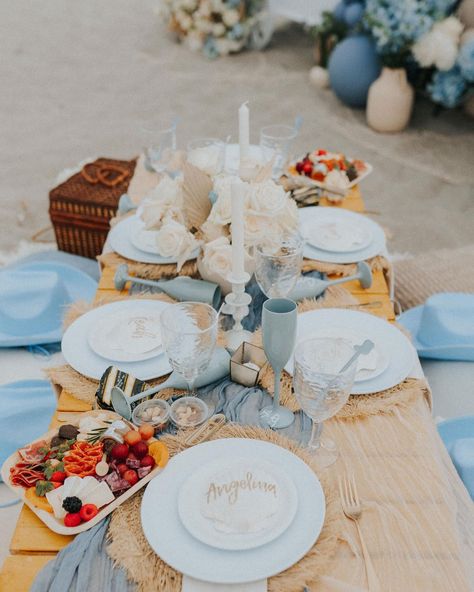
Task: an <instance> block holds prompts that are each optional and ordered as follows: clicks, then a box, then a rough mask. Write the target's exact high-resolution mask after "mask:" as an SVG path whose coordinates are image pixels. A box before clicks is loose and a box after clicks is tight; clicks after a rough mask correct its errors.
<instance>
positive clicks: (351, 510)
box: [338, 475, 381, 592]
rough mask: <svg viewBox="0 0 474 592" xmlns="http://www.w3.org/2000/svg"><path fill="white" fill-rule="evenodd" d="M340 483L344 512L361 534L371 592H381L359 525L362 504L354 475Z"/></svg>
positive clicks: (346, 477)
mask: <svg viewBox="0 0 474 592" xmlns="http://www.w3.org/2000/svg"><path fill="white" fill-rule="evenodd" d="M338 481H339V493H340V495H341V504H342V510H343V512H344V514H345V515H346V516H347V517H348V518H350V519H351V520H353V521H354V522H355V524H356V526H357V532H358V533H359V538H360V544H361V547H362V554H363V556H364V561H365V572H366V574H367V583H368V585H369V592H380V591H381V587H380V582H379V579H378V577H377V574H376V573H375V570H374V566H373V564H372V560H371V559H370V555H369V550H368V549H367V546H366V544H365V541H364V538H363V536H362V532H361V529H360V525H359V519H360V517H361V516H362V504H361V502H360V498H359V494H358V493H357V487H356V484H355V479H354V475H352V476H351V477H350V478H349V477H348V476H347V475H346V476H345V477H344V479H342V478H341V477H339V478H338Z"/></svg>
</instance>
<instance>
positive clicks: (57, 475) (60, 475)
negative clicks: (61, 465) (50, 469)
mask: <svg viewBox="0 0 474 592" xmlns="http://www.w3.org/2000/svg"><path fill="white" fill-rule="evenodd" d="M64 479H66V473H65V472H64V471H55V472H54V473H53V474H52V475H51V477H50V479H49V480H50V481H55V482H56V483H62V482H63V481H64Z"/></svg>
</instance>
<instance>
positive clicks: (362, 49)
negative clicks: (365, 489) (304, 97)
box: [328, 35, 382, 108]
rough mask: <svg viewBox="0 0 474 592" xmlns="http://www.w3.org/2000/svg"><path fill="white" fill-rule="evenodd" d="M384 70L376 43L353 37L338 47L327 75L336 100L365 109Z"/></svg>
mask: <svg viewBox="0 0 474 592" xmlns="http://www.w3.org/2000/svg"><path fill="white" fill-rule="evenodd" d="M381 68H382V66H381V63H380V59H379V56H378V55H377V52H376V50H375V44H374V42H373V40H372V39H371V38H370V37H368V36H367V35H353V36H350V37H346V39H344V40H343V41H341V43H338V44H337V45H336V47H335V48H334V50H333V51H332V53H331V55H330V57H329V64H328V71H329V80H330V82H331V87H332V89H333V91H334V93H335V94H336V96H337V97H338V98H339V99H340V100H341V101H342V102H343V103H345V104H346V105H349V107H360V108H362V107H365V105H366V103H367V94H368V92H369V87H370V85H371V84H372V82H374V80H376V79H377V78H378V77H379V74H380V70H381Z"/></svg>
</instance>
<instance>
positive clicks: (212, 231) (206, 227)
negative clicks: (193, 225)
mask: <svg viewBox="0 0 474 592" xmlns="http://www.w3.org/2000/svg"><path fill="white" fill-rule="evenodd" d="M201 232H202V234H203V237H204V240H205V241H206V242H210V241H213V240H215V239H216V238H219V237H221V236H228V231H227V227H226V226H222V225H221V224H214V222H212V221H211V220H209V219H207V220H206V221H205V222H204V224H201Z"/></svg>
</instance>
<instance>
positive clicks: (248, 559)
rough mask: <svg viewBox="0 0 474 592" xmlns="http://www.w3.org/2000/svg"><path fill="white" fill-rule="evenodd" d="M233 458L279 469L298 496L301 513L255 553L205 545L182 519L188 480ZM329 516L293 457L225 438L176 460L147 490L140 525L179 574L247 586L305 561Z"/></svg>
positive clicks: (311, 477) (311, 478) (310, 476)
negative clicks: (180, 497)
mask: <svg viewBox="0 0 474 592" xmlns="http://www.w3.org/2000/svg"><path fill="white" fill-rule="evenodd" d="M232 458H245V459H248V460H254V459H255V458H258V459H259V460H262V461H264V462H269V463H271V464H273V465H277V466H278V467H280V468H281V470H282V471H283V472H284V473H285V474H286V475H288V477H289V478H290V479H291V481H292V482H293V483H294V485H295V487H296V491H297V496H298V509H297V511H296V515H295V517H294V519H293V522H292V523H291V524H290V526H289V527H288V528H287V529H286V531H285V533H284V535H282V536H279V537H277V538H275V539H273V540H272V541H270V542H269V543H267V544H266V545H262V546H261V547H257V548H254V549H245V550H241V551H227V550H224V549H216V548H215V547H211V546H210V545H205V544H204V543H202V542H201V541H199V540H198V539H196V538H195V537H193V536H192V535H191V534H190V533H189V532H188V530H187V529H186V528H185V527H184V525H183V523H182V522H181V520H180V518H179V515H178V501H177V500H178V495H179V491H180V490H181V487H182V486H183V484H184V483H185V481H186V479H187V478H188V477H189V475H191V474H192V473H193V471H196V470H197V468H198V467H200V466H203V465H204V464H206V463H208V462H210V461H214V460H221V461H226V460H227V461H228V459H232ZM325 511H326V503H325V499H324V493H323V490H322V488H321V484H320V483H319V480H318V478H317V477H316V475H315V473H314V472H313V471H312V470H311V469H310V468H309V467H308V465H307V464H306V463H304V462H303V461H302V460H301V459H300V458H298V457H297V456H296V455H295V454H293V453H291V452H290V451H289V450H286V449H284V448H281V447H280V446H276V445H275V444H270V443H269V442H263V441H261V440H252V439H246V438H223V439H220V440H214V441H212V442H204V443H203V444H198V445H197V446H193V447H192V448H189V449H188V450H185V451H184V452H181V453H180V454H177V455H176V456H174V457H173V458H172V459H171V460H170V462H169V463H168V464H167V465H166V470H165V471H163V473H161V474H160V475H159V476H158V478H157V479H153V480H152V481H151V482H150V483H149V484H148V487H147V488H146V491H145V494H144V496H143V501H142V510H141V519H142V527H143V532H144V534H145V537H146V538H147V540H148V542H149V543H150V546H151V548H152V549H153V550H154V551H155V553H156V554H157V555H159V556H160V557H161V559H162V560H163V561H165V562H166V563H167V564H168V565H170V566H171V567H173V568H174V569H176V570H177V571H179V572H181V573H183V574H185V575H187V576H189V577H191V578H195V579H197V580H201V581H204V582H212V583H215V584H243V583H246V582H255V581H256V580H261V579H264V578H270V577H272V576H274V575H276V574H278V573H280V572H282V571H284V570H285V569H288V568H289V567H291V566H292V565H294V564H295V563H296V562H297V561H299V560H300V559H301V558H302V557H304V556H305V555H306V553H307V552H308V551H309V550H310V549H311V547H312V546H313V545H314V543H315V542H316V540H317V539H318V537H319V534H320V532H321V529H322V527H323V524H324V516H325Z"/></svg>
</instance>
